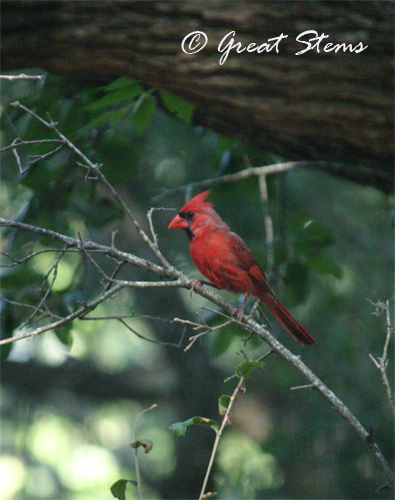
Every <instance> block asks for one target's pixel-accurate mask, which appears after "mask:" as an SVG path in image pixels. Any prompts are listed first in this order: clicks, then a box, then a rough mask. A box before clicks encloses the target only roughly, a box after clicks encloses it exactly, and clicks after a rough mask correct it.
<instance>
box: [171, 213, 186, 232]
mask: <svg viewBox="0 0 395 500" xmlns="http://www.w3.org/2000/svg"><path fill="white" fill-rule="evenodd" d="M187 228H188V222H187V221H186V220H185V219H183V218H182V217H180V216H179V215H178V214H177V215H176V216H175V217H174V219H173V220H172V221H171V222H170V224H169V229H187Z"/></svg>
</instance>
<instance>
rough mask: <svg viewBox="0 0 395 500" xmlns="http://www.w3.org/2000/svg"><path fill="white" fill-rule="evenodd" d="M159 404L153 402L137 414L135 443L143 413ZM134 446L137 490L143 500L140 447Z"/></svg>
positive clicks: (134, 432) (134, 434) (134, 433)
mask: <svg viewBox="0 0 395 500" xmlns="http://www.w3.org/2000/svg"><path fill="white" fill-rule="evenodd" d="M157 406H158V405H157V404H153V405H152V406H150V407H149V408H146V409H145V410H142V411H141V412H140V413H139V414H138V415H137V418H136V422H135V424H134V429H133V441H134V443H136V441H137V427H138V425H139V422H140V418H141V417H142V415H143V413H145V412H147V411H151V410H153V409H154V408H156V407H157ZM132 448H134V458H135V468H136V480H137V491H138V493H139V498H140V500H142V499H143V493H142V490H141V476H140V467H139V461H138V448H139V447H138V446H133V445H132Z"/></svg>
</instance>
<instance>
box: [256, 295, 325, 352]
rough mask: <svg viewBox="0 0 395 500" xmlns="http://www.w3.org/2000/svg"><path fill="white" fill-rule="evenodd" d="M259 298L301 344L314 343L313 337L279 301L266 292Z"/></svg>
mask: <svg viewBox="0 0 395 500" xmlns="http://www.w3.org/2000/svg"><path fill="white" fill-rule="evenodd" d="M261 300H262V301H263V302H264V303H265V304H266V306H267V307H268V309H269V311H270V312H271V313H272V314H273V316H274V317H275V318H276V319H277V321H278V322H279V323H281V325H282V326H283V327H284V328H285V329H286V330H287V332H288V333H290V334H291V335H292V337H293V338H294V339H295V340H297V341H298V342H299V344H302V345H314V344H315V343H316V341H315V339H314V338H313V337H312V336H311V335H310V334H309V333H308V332H307V330H305V329H304V328H303V326H302V325H300V324H299V323H298V322H297V321H296V319H295V318H294V317H292V316H291V314H290V313H289V312H288V311H287V310H286V309H285V307H284V306H283V305H282V304H281V302H280V301H279V300H278V299H277V298H276V297H275V296H274V295H270V296H268V295H267V294H266V295H265V297H264V299H263V298H261Z"/></svg>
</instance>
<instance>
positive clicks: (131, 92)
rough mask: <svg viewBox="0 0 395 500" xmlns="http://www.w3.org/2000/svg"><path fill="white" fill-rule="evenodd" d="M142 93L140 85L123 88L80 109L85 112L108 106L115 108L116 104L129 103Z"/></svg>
mask: <svg viewBox="0 0 395 500" xmlns="http://www.w3.org/2000/svg"><path fill="white" fill-rule="evenodd" d="M141 92H142V88H141V87H140V85H137V84H136V85H135V86H134V85H133V86H131V87H123V88H119V89H117V90H114V92H111V93H109V94H107V95H105V96H104V97H101V98H100V99H98V100H97V101H94V102H91V103H90V104H88V105H87V106H84V107H83V108H82V109H84V110H86V111H98V110H101V109H104V108H108V107H110V106H115V105H116V104H121V103H123V102H125V101H131V100H132V99H134V98H135V97H137V96H138V95H140V94H141Z"/></svg>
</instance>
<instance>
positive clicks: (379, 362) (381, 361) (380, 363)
mask: <svg viewBox="0 0 395 500" xmlns="http://www.w3.org/2000/svg"><path fill="white" fill-rule="evenodd" d="M369 302H371V301H369ZM371 304H373V305H374V306H376V310H377V311H378V312H379V314H382V313H385V318H386V327H387V328H386V337H385V342H384V347H383V354H382V355H381V357H380V356H378V357H377V358H375V357H374V356H373V355H372V354H369V357H370V359H371V360H372V361H373V363H374V365H375V366H376V368H377V369H378V370H379V371H380V373H381V378H382V380H383V384H384V387H385V390H386V392H387V397H388V401H389V403H390V406H391V410H392V413H393V414H394V415H395V404H394V399H393V397H392V390H391V386H390V383H389V380H388V375H387V368H388V363H389V360H388V346H389V343H390V340H391V337H392V336H393V335H394V329H393V328H392V326H391V318H390V303H389V300H387V301H386V302H385V303H383V302H378V303H376V304H375V303H373V302H371Z"/></svg>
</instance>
